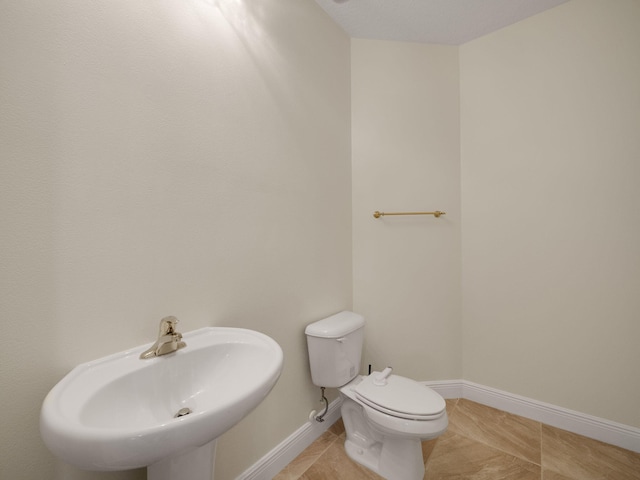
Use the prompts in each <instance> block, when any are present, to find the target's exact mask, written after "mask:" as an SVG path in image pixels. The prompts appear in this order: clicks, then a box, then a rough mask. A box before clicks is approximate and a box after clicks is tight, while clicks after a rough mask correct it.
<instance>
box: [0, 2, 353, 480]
mask: <svg viewBox="0 0 640 480" xmlns="http://www.w3.org/2000/svg"><path fill="white" fill-rule="evenodd" d="M0 32H2V34H1V37H2V41H1V42H0V58H2V67H1V70H0V74H1V78H0V82H1V83H0V100H1V104H2V107H1V111H2V114H1V115H0V159H1V163H0V167H1V169H2V172H1V176H0V211H1V221H2V228H1V229H0V242H1V244H2V250H1V252H2V254H1V255H2V260H1V264H2V268H1V269H0V282H1V291H2V301H1V304H0V318H1V319H2V325H3V330H4V332H5V334H4V340H3V342H2V343H3V345H2V348H0V352H1V353H0V356H1V361H0V375H1V377H0V378H1V387H0V405H2V413H0V425H2V428H0V456H1V458H0V477H1V478H3V479H4V478H6V479H18V478H29V479H63V478H64V479H93V478H98V477H99V478H104V479H116V478H121V479H133V478H144V472H143V471H137V472H127V473H121V474H118V473H111V474H97V473H84V472H80V471H77V470H75V469H73V468H71V467H67V466H64V465H63V464H62V463H61V462H58V461H57V460H55V459H54V458H53V456H52V455H51V454H50V453H49V452H48V451H47V450H46V449H45V447H44V445H43V444H42V442H41V440H40V438H39V433H38V415H39V409H40V404H41V402H42V400H43V398H44V396H45V394H46V393H47V391H48V390H49V389H50V388H51V387H52V386H53V385H54V384H55V383H56V382H57V381H58V380H59V379H60V378H62V376H63V375H64V374H66V373H67V372H68V371H69V370H70V369H71V368H72V367H73V366H74V365H76V364H78V363H80V362H84V361H88V360H91V359H94V358H97V357H100V356H103V355H106V354H109V353H112V352H117V351H120V350H124V349H126V348H130V347H134V346H136V345H141V344H144V343H147V342H149V343H150V342H151V341H152V340H153V339H154V337H155V335H156V332H157V322H158V321H159V319H160V318H161V317H162V316H164V315H169V314H173V315H176V316H177V317H178V318H179V319H180V320H181V324H180V328H181V330H183V331H189V330H193V329H196V328H199V327H202V326H207V325H216V326H241V327H248V328H253V329H256V330H259V331H262V332H265V333H267V334H268V335H271V336H272V337H273V338H275V339H276V340H277V341H278V342H279V343H280V345H282V347H283V350H284V354H285V367H284V372H283V374H282V377H281V379H280V381H279V383H278V385H277V386H276V388H275V389H274V391H273V392H272V394H271V395H270V397H269V398H268V399H267V400H266V401H265V402H264V404H263V405H262V406H261V407H259V409H258V410H257V411H256V412H255V414H253V415H252V416H251V417H250V418H249V419H247V420H246V421H244V422H242V423H241V424H240V425H238V426H237V427H235V428H234V429H233V430H231V431H230V432H228V433H227V434H225V435H224V436H223V437H222V439H221V441H220V443H219V450H218V464H217V466H218V468H217V472H216V474H217V477H216V478H218V479H219V480H227V479H231V478H235V476H236V475H238V474H239V473H240V472H242V471H243V470H244V469H246V468H247V467H249V466H250V465H252V464H253V463H254V462H255V461H257V460H258V459H259V458H260V457H261V456H262V455H264V454H265V453H267V452H268V451H269V450H270V449H271V448H273V447H274V446H275V445H277V444H278V443H279V442H280V441H282V440H283V439H284V438H286V437H287V436H288V435H289V434H291V433H292V432H293V431H294V430H295V429H297V428H298V427H299V426H300V425H302V424H303V423H304V422H305V421H306V420H307V416H308V412H309V411H310V410H311V409H312V408H317V407H318V403H317V395H318V392H317V389H316V388H315V387H313V386H312V385H311V382H310V378H309V374H308V365H307V361H306V358H307V354H306V344H305V337H304V334H303V330H304V326H305V325H306V324H307V323H309V322H311V321H314V320H317V319H319V318H322V317H324V316H326V315H329V314H332V313H335V312H337V311H339V310H341V309H345V308H350V307H351V300H352V297H351V289H352V287H351V285H352V281H351V166H350V141H351V140H350V82H349V76H350V66H349V57H350V52H349V39H348V37H347V36H346V35H345V34H344V33H343V32H342V31H341V30H340V29H339V28H338V27H337V26H336V25H335V24H334V23H333V22H331V21H330V19H329V18H328V17H327V16H326V15H325V13H324V12H323V11H322V10H321V9H320V8H319V7H318V6H317V5H316V4H315V2H313V1H312V0H264V1H261V2H252V1H248V0H246V1H245V0H224V1H222V0H220V1H216V0H187V1H179V2H178V1H174V0H161V1H148V0H141V1H135V2H131V1H128V0H115V1H114V0H108V1H107V0H97V1H92V2H86V1H80V0H62V1H57V2H28V1H25V2H22V1H20V2H2V4H1V5H0Z"/></svg>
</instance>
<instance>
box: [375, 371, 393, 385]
mask: <svg viewBox="0 0 640 480" xmlns="http://www.w3.org/2000/svg"><path fill="white" fill-rule="evenodd" d="M392 370H393V368H391V367H387V368H385V369H384V370H383V371H381V372H380V373H378V374H376V376H375V377H373V384H374V385H378V386H381V387H382V386H383V385H386V384H387V378H389V375H391V372H392Z"/></svg>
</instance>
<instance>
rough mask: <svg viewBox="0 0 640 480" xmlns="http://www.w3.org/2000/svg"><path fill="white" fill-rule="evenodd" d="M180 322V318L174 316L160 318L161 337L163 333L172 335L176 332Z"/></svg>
mask: <svg viewBox="0 0 640 480" xmlns="http://www.w3.org/2000/svg"><path fill="white" fill-rule="evenodd" d="M177 323H178V319H177V318H176V317H174V316H169V317H164V318H163V319H162V320H160V333H159V335H158V336H159V337H161V336H162V335H171V334H172V333H176V331H175V328H176V324H177Z"/></svg>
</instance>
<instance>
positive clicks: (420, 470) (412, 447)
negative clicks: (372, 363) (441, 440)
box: [339, 372, 448, 480]
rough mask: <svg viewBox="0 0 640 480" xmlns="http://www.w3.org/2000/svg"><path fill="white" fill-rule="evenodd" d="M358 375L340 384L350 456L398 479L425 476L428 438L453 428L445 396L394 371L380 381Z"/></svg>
mask: <svg viewBox="0 0 640 480" xmlns="http://www.w3.org/2000/svg"><path fill="white" fill-rule="evenodd" d="M379 373H380V372H373V373H372V374H371V375H369V376H368V377H362V376H358V377H356V378H355V379H354V380H352V381H351V382H350V383H349V384H347V385H345V386H344V387H342V388H340V389H339V391H340V396H341V398H342V402H343V403H342V407H341V413H342V420H343V422H344V424H345V431H346V433H347V439H346V441H345V450H346V452H347V454H348V455H349V457H350V458H351V459H352V460H354V461H355V462H358V463H360V464H362V465H364V466H365V467H367V468H369V469H370V470H373V471H374V472H376V473H378V474H379V475H381V476H383V477H385V478H388V479H392V480H421V479H422V478H423V477H424V460H423V457H422V441H423V440H429V439H432V438H436V437H438V436H439V435H441V434H442V433H444V431H445V430H446V429H447V425H448V419H447V413H446V409H445V407H446V404H445V402H444V399H443V398H442V397H441V396H440V395H438V394H437V393H436V392H434V391H433V390H431V389H430V388H428V387H426V386H424V385H421V384H419V383H418V382H415V381H414V380H411V379H408V378H405V377H401V376H398V375H391V376H389V377H388V384H386V385H384V386H378V385H375V384H374V381H373V380H374V379H375V377H376V375H379Z"/></svg>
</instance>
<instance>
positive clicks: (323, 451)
mask: <svg viewBox="0 0 640 480" xmlns="http://www.w3.org/2000/svg"><path fill="white" fill-rule="evenodd" d="M327 432H328V433H330V434H331V435H333V436H334V437H335V438H334V439H333V440H331V442H329V444H328V445H327V447H326V448H325V449H324V450H322V452H320V454H319V455H318V456H317V457H316V459H315V460H314V461H313V462H312V463H311V464H310V465H309V466H308V467H307V468H305V469H304V471H303V472H302V473H300V475H298V476H297V477H296V478H295V479H293V480H298V479H299V478H300V477H302V476H303V475H304V474H305V473H307V470H309V469H310V468H311V467H313V466H314V465H315V464H316V462H318V461H319V460H320V459H321V458H322V456H323V455H324V454H325V453H327V450H329V449H330V448H331V446H332V445H333V444H334V443H335V442H336V441H337V440H338V439H340V435H336V434H335V433H333V432H331V431H329V430H327Z"/></svg>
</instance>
